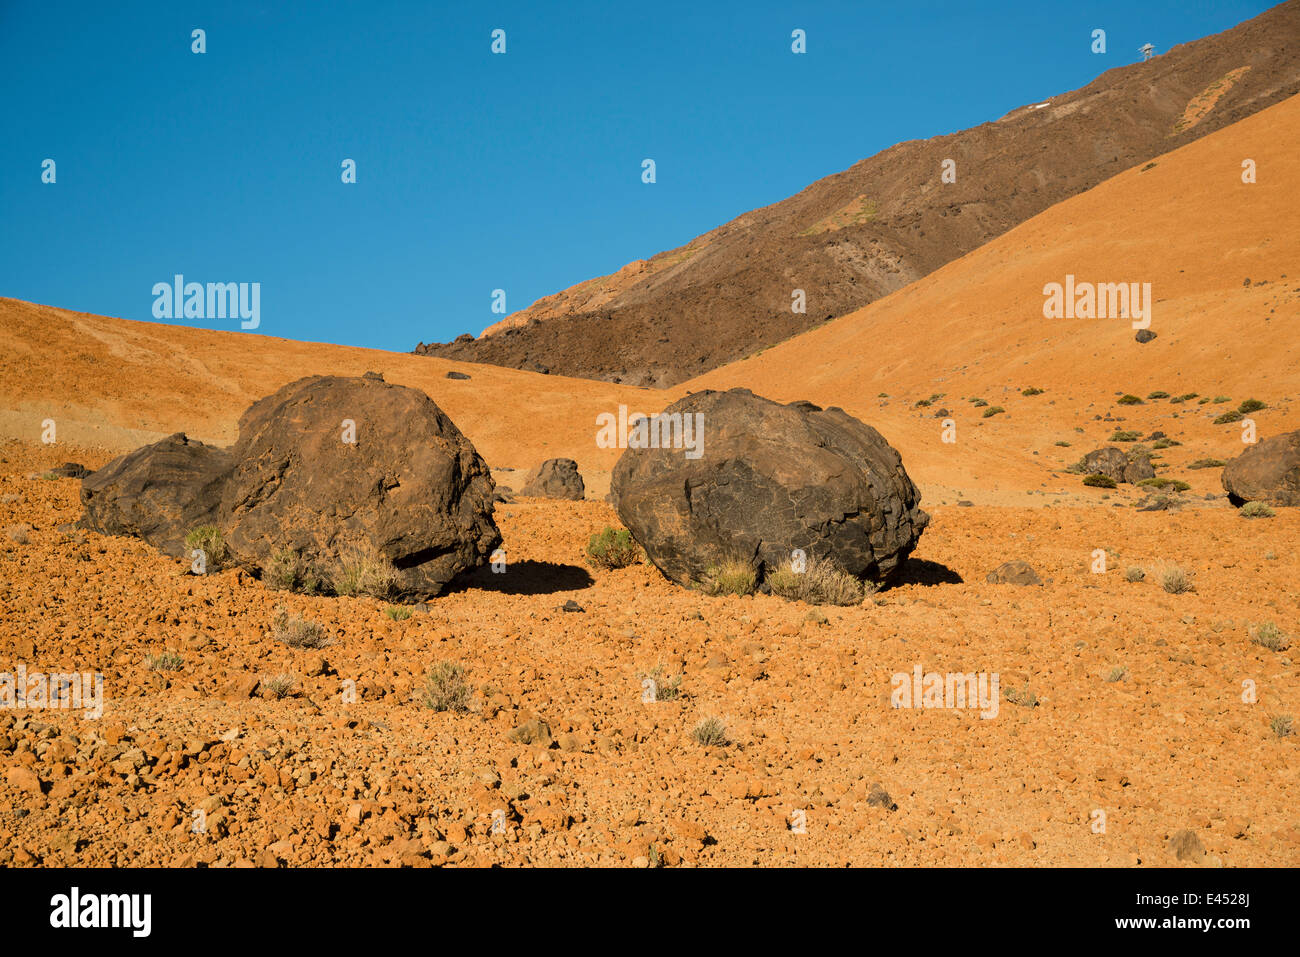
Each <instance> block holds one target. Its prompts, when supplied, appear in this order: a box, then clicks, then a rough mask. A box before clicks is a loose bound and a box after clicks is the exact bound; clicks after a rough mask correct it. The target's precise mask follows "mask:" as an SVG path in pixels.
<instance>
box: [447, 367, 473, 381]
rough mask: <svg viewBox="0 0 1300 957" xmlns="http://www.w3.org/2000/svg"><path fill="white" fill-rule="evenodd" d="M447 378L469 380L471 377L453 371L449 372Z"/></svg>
mask: <svg viewBox="0 0 1300 957" xmlns="http://www.w3.org/2000/svg"><path fill="white" fill-rule="evenodd" d="M447 378H448V379H468V378H469V376H467V375H466V374H465V373H463V372H457V371H456V370H455V369H452V370H451V371H449V372H448V373H447Z"/></svg>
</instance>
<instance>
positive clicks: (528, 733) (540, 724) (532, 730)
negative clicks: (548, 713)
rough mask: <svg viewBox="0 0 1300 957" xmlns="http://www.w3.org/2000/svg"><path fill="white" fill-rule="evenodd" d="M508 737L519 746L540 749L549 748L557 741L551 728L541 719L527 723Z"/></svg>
mask: <svg viewBox="0 0 1300 957" xmlns="http://www.w3.org/2000/svg"><path fill="white" fill-rule="evenodd" d="M507 737H508V738H509V739H510V740H511V741H516V742H518V743H519V744H531V745H535V746H537V747H539V748H549V747H550V746H551V744H552V743H553V742H554V740H555V739H554V738H552V737H551V726H550V725H548V724H547V723H546V722H545V721H543V720H541V719H540V718H534V719H533V720H531V721H525V722H524V723H523V724H521V725H519V727H517V728H515V729H514V730H513V731H511V732H510V733H509V734H508V735H507Z"/></svg>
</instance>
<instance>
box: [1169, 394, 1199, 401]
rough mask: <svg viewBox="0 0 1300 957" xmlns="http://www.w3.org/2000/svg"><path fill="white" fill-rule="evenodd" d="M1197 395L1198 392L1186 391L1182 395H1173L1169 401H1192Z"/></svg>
mask: <svg viewBox="0 0 1300 957" xmlns="http://www.w3.org/2000/svg"><path fill="white" fill-rule="evenodd" d="M1196 397H1197V393H1195V392H1184V393H1183V394H1182V395H1178V396H1174V397H1173V398H1172V399H1170V400H1169V401H1170V402H1190V401H1191V400H1192V399H1195V398H1196Z"/></svg>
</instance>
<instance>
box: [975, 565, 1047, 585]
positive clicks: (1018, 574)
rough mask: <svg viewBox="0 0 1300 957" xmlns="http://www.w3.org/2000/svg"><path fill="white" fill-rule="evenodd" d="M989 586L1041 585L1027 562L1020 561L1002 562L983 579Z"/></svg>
mask: <svg viewBox="0 0 1300 957" xmlns="http://www.w3.org/2000/svg"><path fill="white" fill-rule="evenodd" d="M985 581H987V582H988V583H989V584H991V585H1041V584H1042V583H1043V581H1042V579H1041V578H1039V577H1038V572H1036V571H1034V569H1033V568H1032V567H1031V566H1030V565H1029V563H1028V562H1022V561H1020V560H1018V559H1017V560H1015V561H1010V562H1003V563H1002V564H1001V565H999V566H998V567H997V568H995V569H993V571H991V572H989V574H988V577H987V578H986V579H985Z"/></svg>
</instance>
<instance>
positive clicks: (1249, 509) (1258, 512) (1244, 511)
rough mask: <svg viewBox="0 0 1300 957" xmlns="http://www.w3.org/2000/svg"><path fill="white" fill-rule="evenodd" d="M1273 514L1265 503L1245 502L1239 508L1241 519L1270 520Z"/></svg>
mask: <svg viewBox="0 0 1300 957" xmlns="http://www.w3.org/2000/svg"><path fill="white" fill-rule="evenodd" d="M1275 514H1277V513H1276V512H1274V511H1273V509H1271V508H1269V506H1268V504H1267V503H1265V502H1247V503H1246V504H1245V505H1243V506H1241V517H1242V518H1272V517H1273V516H1274V515H1275Z"/></svg>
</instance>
